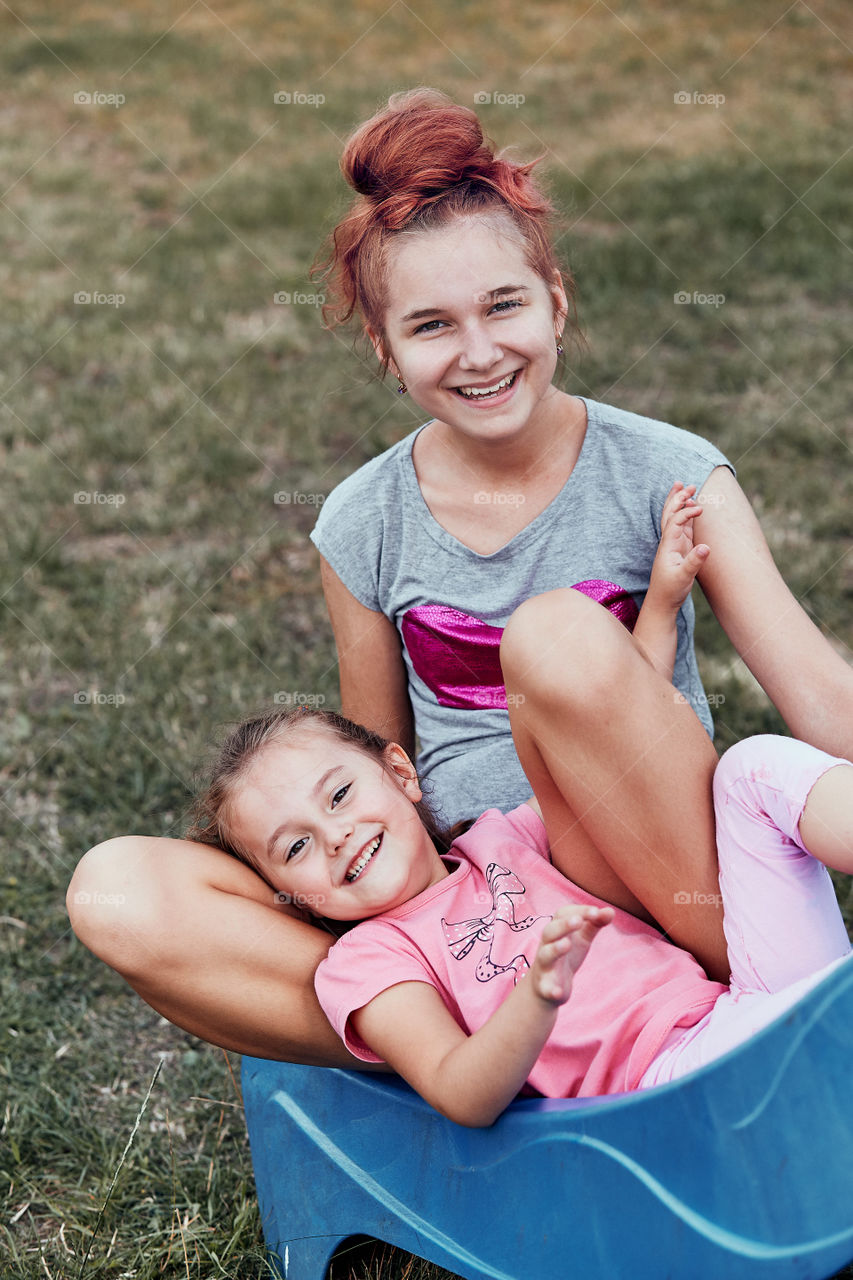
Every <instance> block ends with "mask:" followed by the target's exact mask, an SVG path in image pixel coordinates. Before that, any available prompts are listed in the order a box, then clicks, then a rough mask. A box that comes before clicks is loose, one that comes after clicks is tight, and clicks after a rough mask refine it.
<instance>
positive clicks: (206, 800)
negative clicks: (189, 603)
mask: <svg viewBox="0 0 853 1280" xmlns="http://www.w3.org/2000/svg"><path fill="white" fill-rule="evenodd" d="M306 728H312V729H320V730H322V731H323V732H326V733H330V734H332V735H334V736H335V737H336V738H338V739H339V740H340V741H342V742H345V743H346V744H347V746H350V747H355V748H356V749H357V750H359V751H361V752H362V753H363V754H364V755H366V756H369V757H370V759H371V760H375V761H376V762H377V763H378V764H380V765H382V767H383V768H386V767H387V766H386V764H385V759H384V756H383V752H384V750H385V748H386V747H387V746H388V742H387V741H386V739H385V738H383V737H381V736H380V735H379V734H378V733H373V732H372V731H371V730H370V729H365V728H364V726H363V725H360V724H355V723H354V722H353V721H352V720H347V719H346V717H345V716H341V715H338V713H337V712H336V711H326V710H324V709H321V708H315V707H293V708H290V707H276V708H274V709H271V710H269V711H265V712H260V713H259V714H258V715H255V716H252V717H251V718H250V719H248V720H244V721H243V723H242V724H239V725H238V726H237V728H236V729H233V730H232V731H231V733H229V734H228V736H227V737H226V738H225V740H224V742H223V743H222V745H221V747H220V748H219V751H218V754H217V755H216V757H215V759H214V761H213V764H212V765H211V766H210V769H209V780H208V783H207V786H206V788H205V789H204V790H203V791H202V793H201V794H200V795H199V796H198V797H197V798H196V799H195V801H194V802H193V808H192V817H193V824H192V826H191V827H190V828H189V830H188V831H187V833H186V838H187V839H188V840H194V841H195V842H196V843H197V844H210V845H216V846H217V847H218V848H220V849H224V850H225V852H226V853H230V854H231V855H232V856H233V857H235V858H239V860H240V861H241V862H245V863H246V864H247V865H248V866H250V867H252V869H253V870H254V871H257V872H258V874H259V875H262V876H263V870H262V869H261V868H260V867H259V866H258V865H257V863H256V861H255V859H254V858H252V856H251V855H250V853H249V852H248V850H247V849H244V848H243V847H242V846H241V845H240V843H239V841H238V840H236V839H235V837H234V835H233V833H232V831H231V827H230V822H229V811H230V808H231V803H232V800H233V797H234V791H235V788H236V787H237V785H238V784H239V782H240V780H241V779H242V778H243V777H244V776H245V773H246V771H247V769H248V768H249V766H250V765H251V763H252V761H253V760H254V759H255V758H256V756H257V755H258V753H259V752H260V751H261V750H263V748H264V747H266V746H267V745H268V744H270V743H272V742H281V741H283V740H285V739H287V738H290V737H293V736H294V735H295V733H296V732H297V731H298V730H300V729H303V730H304V729H306ZM414 807H415V810H416V812H417V814H418V817H419V818H420V820H421V822H422V823H423V825H424V826H425V827H426V830H427V832H428V834H429V836H430V838H431V840H432V841H433V844H434V845H435V847H436V848H437V849H438V851H439V853H446V852H447V850H448V849H449V848H450V845H451V843H452V839H453V836H452V834H451V833H449V832H446V831H444V829H443V828H442V827H441V826H440V824H439V822H438V820H437V819H436V817H435V814H434V813H433V812H432V809H431V808H430V806H429V803H428V802H427V801H426V800H423V799H421V800H418V801H417V802H415V806H414Z"/></svg>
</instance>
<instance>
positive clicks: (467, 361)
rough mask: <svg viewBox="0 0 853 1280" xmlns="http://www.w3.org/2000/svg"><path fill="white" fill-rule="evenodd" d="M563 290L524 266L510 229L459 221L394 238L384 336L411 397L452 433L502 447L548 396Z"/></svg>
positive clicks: (562, 317)
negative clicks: (502, 443) (502, 442)
mask: <svg viewBox="0 0 853 1280" xmlns="http://www.w3.org/2000/svg"><path fill="white" fill-rule="evenodd" d="M566 310H567V302H566V295H565V293H564V291H563V288H562V285H561V284H560V283H559V282H558V281H556V280H555V282H554V283H553V284H552V285H550V286H549V285H548V284H546V282H545V281H544V280H543V279H542V277H541V276H539V275H537V273H536V272H535V271H534V270H533V268H532V267H531V266H530V265H529V264H528V263H527V261H526V258H525V254H524V246H523V244H522V242H521V241H520V239H519V237H518V234H517V233H516V232H515V231H514V228H513V227H512V224H511V223H509V222H508V221H507V222H506V229H505V230H502V229H501V221H498V222H497V223H496V222H495V221H494V220H492V219H490V220H486V219H484V218H478V219H475V218H461V219H458V220H457V221H455V222H452V223H451V224H450V225H449V226H447V227H442V228H440V229H436V230H431V231H421V232H419V233H416V234H412V235H402V236H400V237H399V239H398V240H397V241H396V242H395V244H394V246H393V248H392V250H391V254H390V258H389V262H388V304H387V308H386V314H385V330H386V342H387V347H388V353H389V354H390V356H391V358H392V368H393V369H395V370H398V371H399V374H400V377H401V378H402V380H403V382H405V383H406V385H407V387H408V390H409V393H410V395H411V396H412V399H413V400H415V401H416V403H417V404H418V405H420V407H421V408H422V409H424V410H425V411H426V412H428V413H429V414H431V415H432V416H433V417H435V418H437V419H438V420H439V421H440V422H444V423H446V424H447V425H448V426H450V427H451V428H453V429H455V430H457V431H460V432H462V433H464V434H466V435H469V436H474V437H477V438H479V439H484V438H488V439H490V440H497V439H503V440H506V439H508V438H510V437H511V436H512V435H514V434H515V433H516V432H518V431H520V430H522V429H523V428H524V427H525V426H526V425H527V424H528V422H529V421H530V419H531V417H532V415H534V414H535V413H536V412H537V410H538V409H539V408H540V407H541V405H542V401H543V399H544V397H546V396H547V395H548V394H549V392H551V391H552V390H553V386H552V379H553V377H554V370H555V368H556V363H557V349H556V339H557V335H558V334H559V333H561V332H562V328H563V324H564V321H565V316H566Z"/></svg>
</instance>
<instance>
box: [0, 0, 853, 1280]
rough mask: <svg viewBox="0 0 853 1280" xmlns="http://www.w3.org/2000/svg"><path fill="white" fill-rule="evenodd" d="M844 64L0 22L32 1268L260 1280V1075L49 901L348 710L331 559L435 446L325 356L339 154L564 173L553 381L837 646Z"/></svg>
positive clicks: (13, 897)
mask: <svg viewBox="0 0 853 1280" xmlns="http://www.w3.org/2000/svg"><path fill="white" fill-rule="evenodd" d="M845 24H846V26H845ZM849 45H850V30H849V9H848V8H847V7H846V6H845V4H844V3H843V0H827V2H826V3H817V2H816V0H812V2H811V3H805V0H793V3H789V2H788V0H778V2H776V0H773V2H771V0H753V2H752V3H750V4H748V5H745V4H743V3H741V2H740V0H709V3H707V4H704V5H701V6H684V7H682V9H681V11H679V10H677V9H673V6H672V5H671V4H669V3H664V2H663V0H643V3H640V2H639V0H636V2H635V3H616V2H614V3H612V4H608V3H605V0H567V2H560V3H556V2H555V0H532V2H531V3H528V4H525V5H520V4H510V3H508V2H507V0H490V2H489V3H488V4H487V3H483V2H480V0H464V2H463V3H459V2H458V0H457V3H453V2H452V0H431V2H430V3H425V2H424V3H412V4H410V3H406V2H405V0H392V3H390V4H387V5H386V3H385V0H366V2H363V3H359V4H358V5H356V6H354V7H349V6H344V5H336V4H333V3H332V0H311V2H310V3H309V2H308V0H294V3H292V4H290V5H288V6H286V7H285V6H280V7H278V6H272V5H270V4H263V3H260V2H259V0H213V2H211V3H207V2H206V0H194V2H193V3H190V4H188V6H187V7H186V9H181V8H180V6H175V5H169V4H166V3H165V2H164V0H150V2H149V3H141V2H140V0H125V3H123V4H122V5H121V6H114V5H111V4H107V3H105V2H104V0H93V2H90V3H82V4H79V5H75V6H73V16H72V15H71V13H70V12H69V11H68V10H67V7H66V6H63V5H60V4H59V3H56V0H42V2H41V3H38V2H37V0H29V2H25V0H22V2H21V3H18V4H14V3H13V4H6V3H4V4H3V5H2V6H0V121H2V132H0V192H1V193H2V195H0V219H2V222H1V223H0V225H2V233H3V251H2V255H1V256H0V275H1V276H2V292H3V298H4V305H3V309H2V312H0V340H2V351H3V359H2V373H0V378H2V383H1V384H0V406H2V411H0V432H2V449H3V470H2V475H3V490H2V492H3V497H2V504H3V515H4V520H3V523H4V525H5V527H6V531H7V539H8V545H7V550H6V552H5V555H4V556H3V570H2V579H3V580H2V589H0V601H2V605H3V615H2V617H3V633H2V637H3V638H2V657H3V659H4V661H3V668H2V670H3V675H2V677H0V678H2V686H3V694H4V701H5V704H6V706H5V708H4V715H3V720H2V726H0V770H2V795H0V798H2V804H0V838H2V841H3V855H2V870H0V884H2V888H3V897H2V907H0V910H2V921H0V941H2V951H0V984H1V985H0V999H2V1010H3V1020H2V1021H3V1026H2V1046H0V1074H1V1075H2V1078H3V1086H4V1087H3V1092H4V1094H5V1096H6V1101H5V1114H4V1115H3V1118H2V1150H0V1162H2V1163H1V1164H0V1177H2V1192H3V1196H4V1206H3V1212H2V1218H0V1258H2V1261H0V1271H2V1274H3V1276H4V1277H9V1280H25V1278H26V1280H35V1277H37V1276H38V1277H45V1276H47V1277H49V1278H53V1280H57V1278H59V1277H62V1278H66V1277H69V1278H74V1280H78V1278H82V1277H94V1276H99V1277H100V1276H104V1277H108V1276H113V1277H139V1280H149V1278H154V1277H161V1276H163V1277H176V1278H177V1277H203V1278H204V1280H207V1278H208V1277H233V1278H235V1280H237V1278H238V1280H250V1278H252V1280H254V1278H255V1277H261V1276H264V1275H267V1274H268V1271H267V1268H266V1265H265V1263H264V1260H263V1249H262V1242H261V1237H260V1232H259V1222H258V1214H257V1208H256V1205H255V1202H254V1193H253V1185H252V1176H251V1165H250V1160H249V1153H248V1147H247V1143H246V1138H245V1129H244V1124H243V1117H242V1111H241V1107H240V1100H239V1092H238V1088H237V1083H236V1078H237V1075H238V1068H239V1060H238V1059H237V1057H236V1055H228V1056H226V1055H225V1054H223V1053H222V1052H221V1051H220V1050H218V1049H214V1048H212V1047H210V1046H208V1045H205V1044H203V1043H201V1042H199V1041H197V1040H195V1039H193V1037H191V1036H189V1035H186V1034H184V1033H182V1032H180V1031H178V1030H176V1029H175V1028H173V1027H171V1026H170V1025H168V1024H166V1023H165V1022H164V1021H163V1020H162V1019H161V1018H160V1017H159V1016H158V1015H157V1014H156V1013H154V1012H153V1011H152V1010H151V1009H149V1008H147V1007H146V1006H145V1005H143V1004H142V1003H141V1001H140V1000H139V999H137V997H135V996H134V995H133V994H132V993H131V992H130V991H129V989H127V988H126V987H125V986H124V985H123V983H122V982H121V981H120V980H119V979H118V978H117V977H116V976H115V975H114V974H113V973H111V972H110V971H108V970H107V969H106V968H105V967H104V966H103V965H102V964H100V963H99V962H98V961H96V960H95V959H94V957H92V956H91V955H90V954H89V953H88V952H86V951H85V950H84V949H83V948H82V947H81V946H80V945H79V944H78V943H77V942H76V940H75V939H74V937H73V936H72V934H71V933H70V931H69V928H68V922H67V917H66V915H65V909H64V903H63V899H64V892H65V888H66V885H67V883H68V880H69V878H70V875H71V872H72V869H73V867H74V864H75V862H76V860H77V859H78V857H79V856H80V855H81V853H82V852H83V851H84V850H85V849H86V848H87V847H88V846H89V845H91V844H93V843H95V842H97V841H99V840H102V839H105V838H107V837H109V836H112V835H116V834H119V833H122V832H129V831H137V832H149V833H152V834H178V833H180V832H181V831H182V829H183V825H184V812H185V807H186V802H187V798H188V795H189V792H190V788H191V785H192V762H193V761H194V760H196V759H197V758H198V757H199V756H200V755H201V754H202V753H203V751H204V748H205V745H206V744H207V743H208V742H209V740H210V738H211V736H212V734H213V732H214V730H215V728H216V727H217V726H219V725H221V724H222V723H223V722H226V721H230V720H233V719H235V718H237V717H240V716H242V715H243V714H244V713H245V712H246V711H247V709H250V708H254V707H257V706H258V705H260V704H265V703H268V702H270V701H271V700H272V699H273V698H274V696H275V695H276V693H278V694H280V695H281V694H285V695H289V696H291V697H295V696H296V695H298V694H302V695H305V694H310V695H312V696H314V697H315V698H320V697H323V698H325V699H326V700H327V705H329V706H334V705H335V704H336V676H335V654H334V647H333V643H332V639H331V634H330V631H329V627H328V624H327V622H326V618H325V613H324V608H323V603H322V599H321V595H320V591H319V586H318V581H317V572H316V564H315V559H314V555H313V552H312V550H311V548H310V545H309V543H308V540H307V534H308V531H309V529H310V527H311V525H312V523H313V520H314V518H315V515H316V511H317V507H318V505H319V503H320V502H321V500H322V497H323V495H324V494H326V493H328V491H329V490H330V489H331V488H332V487H333V486H334V485H335V484H336V483H337V482H338V481H339V480H340V479H342V478H343V477H344V476H345V475H347V474H349V473H350V472H351V471H352V470H354V468H355V467H357V466H358V465H359V464H360V463H362V462H364V461H365V460H366V459H367V458H370V457H372V456H373V455H375V454H376V453H378V452H379V451H380V450H382V449H383V448H385V447H386V446H388V445H389V444H391V443H392V442H394V441H395V440H397V439H399V438H400V437H401V436H402V435H403V434H404V433H406V432H408V431H409V430H411V429H412V427H414V426H415V425H416V424H417V422H418V416H417V411H416V410H415V409H414V407H413V406H412V405H411V404H409V403H406V402H405V401H401V400H400V399H399V398H398V397H397V395H396V394H395V393H394V389H393V387H392V386H391V385H382V384H380V383H379V382H378V381H377V380H376V379H375V378H374V376H373V368H372V364H371V361H370V360H369V359H368V358H367V356H366V353H364V352H363V351H362V350H361V349H360V348H357V349H356V350H353V348H352V344H351V342H350V341H349V340H348V339H346V338H344V337H341V336H340V335H338V336H331V335H329V334H327V333H324V332H323V330H322V328H321V322H320V316H319V310H318V306H317V294H318V292H319V291H320V285H318V284H317V283H316V282H314V283H312V282H311V280H310V279H309V274H308V272H309V266H310V263H311V261H312V258H313V255H314V254H315V252H316V251H317V249H318V247H319V245H320V242H321V240H322V237H323V235H324V234H325V233H326V232H327V231H328V230H329V229H330V227H331V226H332V225H333V223H334V220H335V217H336V215H337V214H338V213H339V212H340V210H341V209H342V207H343V205H344V202H345V191H344V189H343V184H342V181H341V179H340V176H339V174H338V170H337V158H338V155H339V153H340V149H341V142H342V139H343V138H344V137H345V136H346V134H347V132H348V131H349V130H350V129H351V128H352V127H353V126H354V125H355V124H356V123H357V122H359V121H360V120H361V119H363V118H364V117H365V116H367V115H368V114H369V113H371V112H372V111H373V110H374V109H376V108H377V107H378V106H379V105H380V104H381V103H382V101H383V100H384V99H385V97H386V96H387V94H388V93H389V92H391V91H393V90H397V89H401V88H406V87H410V86H412V85H415V84H418V83H426V84H432V85H436V86H438V87H441V88H443V89H445V90H447V91H448V92H450V93H451V94H453V95H454V96H456V97H457V98H458V99H459V100H460V101H462V102H464V103H467V104H470V105H473V104H474V102H475V101H479V102H480V103H481V105H480V107H479V108H478V109H479V110H480V111H481V115H482V119H483V121H484V122H485V124H486V126H487V128H488V130H489V132H490V133H491V135H492V136H493V137H494V138H495V139H496V140H497V141H498V142H499V143H500V144H501V145H509V144H512V145H514V146H515V147H516V148H517V153H518V154H519V155H521V156H523V157H525V158H533V157H535V156H538V155H544V156H545V157H546V159H545V162H544V165H543V170H544V172H546V173H547V177H548V181H549V183H550V187H551V190H552V192H553V195H554V197H555V199H556V200H557V202H558V203H559V205H560V207H561V209H562V210H563V212H564V214H565V230H564V234H563V236H562V239H561V244H560V248H561V251H562V254H563V257H564V260H565V262H566V263H567V265H571V267H572V269H573V270H574V271H575V273H576V275H577V279H578V289H579V309H580V316H581V320H582V324H583V328H584V331H585V335H586V340H587V350H586V352H585V354H583V356H577V355H572V358H571V360H570V369H569V372H568V374H567V377H566V380H565V385H566V387H567V388H568V389H570V390H573V391H577V392H580V393H584V394H589V395H591V396H593V397H594V398H596V399H600V400H605V401H609V402H611V403H615V404H618V405H622V406H624V407H626V408H629V409H632V410H635V411H639V412H641V413H646V414H650V415H652V416H655V417H658V418H662V419H665V420H669V421H672V422H675V423H677V424H678V425H680V426H683V427H687V428H689V429H691V430H693V431H696V432H698V433H700V434H702V435H704V436H706V437H707V438H708V439H710V440H712V441H714V442H715V443H716V444H717V445H719V446H720V447H721V448H722V449H723V450H724V451H725V452H726V453H727V454H728V456H729V457H730V458H731V459H732V461H733V462H734V463H735V464H736V466H737V469H738V474H739V478H740V480H741V483H742V484H743V486H744V488H745V490H746V492H747V493H748V494H749V495H750V497H751V498H752V500H753V502H754V503H755V506H756V508H757V510H758V512H759V514H760V516H761V519H762V521H763V524H764V528H765V530H766V533H767V536H768V538H769V541H770V544H771V546H772V548H773V551H774V553H775V555H776V557H777V560H778V563H779V565H780V567H781V570H782V572H783V574H784V576H785V578H786V579H787V581H788V582H789V584H790V586H791V587H792V589H793V591H794V592H795V594H796V595H797V597H798V598H799V599H800V600H801V601H802V602H803V604H804V606H805V608H806V609H807V610H808V612H809V613H810V614H811V615H812V616H813V617H814V618H815V619H816V620H817V622H818V623H819V624H820V626H821V627H822V628H823V630H824V631H825V633H826V634H827V636H828V637H829V638H830V640H831V642H832V643H833V645H835V646H837V648H838V650H839V651H840V652H841V653H843V654H845V655H846V656H847V657H848V658H849V656H850V647H851V643H853V560H851V556H850V548H851V538H852V537H853V493H851V466H850V461H851V443H853V441H852V440H851V429H850V425H849V421H848V419H847V416H846V412H845V411H846V410H847V399H848V397H847V395H846V394H845V390H844V380H843V375H844V370H843V360H844V356H845V355H846V353H847V350H848V341H849V339H848V336H847V335H849V331H850V310H849V303H848V304H845V300H844V295H843V292H842V285H843V277H844V274H845V268H848V267H849V263H850V238H851V226H850V206H849V191H850V173H849V164H848V160H847V150H848V126H847V124H846V121H845V118H844V106H845V104H844V102H843V97H842V95H843V92H844V88H845V74H846V76H847V77H848V78H847V80H846V83H847V84H848V85H849V67H850V64H849V55H850V47H849ZM276 94H278V95H279V101H276V100H275V95H276ZM478 95H479V98H478ZM847 105H848V107H849V103H848V104H847ZM277 295H278V298H279V300H278V301H276V296H277ZM283 299H289V301H287V300H283ZM276 495H279V500H278V501H276ZM698 645H699V650H700V656H701V665H702V670H703V673H704V677H705V683H706V688H707V691H708V694H709V695H710V696H712V698H713V700H714V703H715V707H716V720H717V726H718V742H719V745H720V746H721V747H724V746H726V745H728V744H729V743H730V742H732V741H734V740H736V739H738V738H740V737H742V736H744V735H745V734H748V733H752V732H756V731H762V730H767V729H778V728H780V727H781V726H780V722H779V721H778V719H777V718H776V716H775V713H774V712H773V711H772V709H770V708H769V707H768V704H767V703H766V701H765V700H764V698H763V696H761V695H760V694H759V693H757V692H756V688H755V686H754V683H753V682H752V681H751V678H750V677H749V676H748V674H747V673H746V672H745V669H744V668H743V666H742V665H741V664H740V663H739V662H737V661H733V659H732V653H731V649H730V647H729V645H728V642H727V641H726V639H725V637H724V635H723V634H722V633H721V631H720V629H719V628H718V627H717V625H716V623H715V622H714V621H713V619H712V618H711V617H710V615H709V613H708V610H707V608H705V607H704V606H703V607H702V608H701V609H700V621H699V626H698ZM688 821H689V817H688ZM839 888H840V896H841V899H842V902H843V905H844V907H845V911H846V914H847V919H848V922H850V921H853V894H851V891H850V886H849V884H845V885H843V886H842V885H840V886H839ZM93 909H97V904H93ZM161 1062H162V1068H161V1070H160V1073H159V1076H158V1078H157V1080H156V1082H155V1083H154V1086H153V1089H152V1091H151V1097H150V1100H149V1102H148V1105H147V1109H146V1110H145V1113H144V1115H143V1117H142V1120H141V1123H140V1125H139V1129H138V1131H137V1132H136V1135H135V1137H134V1141H133V1143H132V1145H131V1147H130V1150H129V1152H128V1154H127V1157H126V1159H125V1161H124V1163H123V1164H122V1163H121V1158H122V1153H123V1152H124V1151H125V1148H126V1146H127V1144H128V1140H129V1139H130V1137H131V1134H132V1131H133V1127H134V1122H135V1120H136V1119H137V1116H138V1114H139V1111H140V1107H141V1104H142V1102H143V1099H144V1098H145V1095H146V1092H147V1090H148V1089H149V1085H150V1083H151V1080H152V1077H153V1075H154V1072H155V1068H156V1067H157V1064H158V1063H161ZM113 1184H114V1186H113ZM111 1188H112V1195H111V1198H110V1200H109V1203H108V1204H107V1207H106V1210H105V1211H104V1212H103V1214H101V1210H102V1207H103V1205H104V1202H105V1200H106V1198H107V1196H108V1193H109V1192H110V1189H111ZM340 1274H341V1275H352V1276H354V1277H355V1276H358V1277H359V1278H360V1280H361V1278H362V1277H368V1276H369V1277H371V1280H392V1278H395V1277H400V1276H407V1277H409V1280H418V1278H419V1277H421V1276H423V1277H430V1278H431V1280H437V1277H438V1276H439V1275H440V1274H442V1273H439V1272H437V1271H436V1269H435V1268H430V1267H423V1269H421V1266H420V1264H419V1263H411V1262H410V1261H408V1260H407V1259H406V1258H405V1257H404V1256H402V1255H391V1254H389V1252H388V1251H387V1250H386V1251H384V1252H383V1253H381V1254H380V1255H378V1256H377V1257H376V1258H374V1259H373V1260H372V1261H368V1262H363V1261H359V1262H358V1263H355V1262H354V1263H353V1264H352V1267H345V1268H344V1269H343V1270H342V1271H341V1273H340ZM850 1274H853V1272H851V1273H850ZM519 1280H525V1278H524V1277H519ZM591 1280H592V1278H591Z"/></svg>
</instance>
